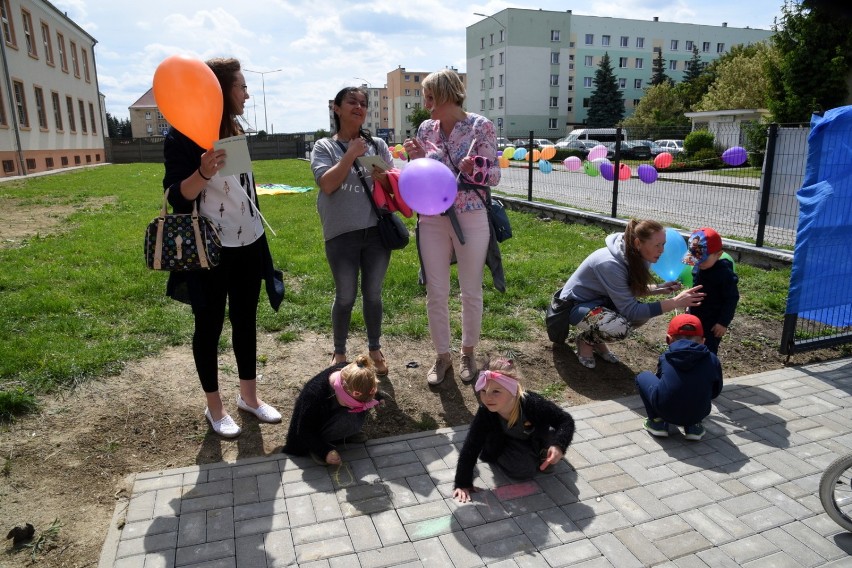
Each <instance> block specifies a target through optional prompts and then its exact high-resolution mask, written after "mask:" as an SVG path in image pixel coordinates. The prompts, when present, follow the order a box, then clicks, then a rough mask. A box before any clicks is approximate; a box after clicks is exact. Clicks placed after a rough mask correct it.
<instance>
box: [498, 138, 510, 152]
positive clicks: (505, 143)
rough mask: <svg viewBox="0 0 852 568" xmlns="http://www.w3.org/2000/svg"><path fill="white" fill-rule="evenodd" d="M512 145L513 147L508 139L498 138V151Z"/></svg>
mask: <svg viewBox="0 0 852 568" xmlns="http://www.w3.org/2000/svg"><path fill="white" fill-rule="evenodd" d="M511 145H512V143H511V142H509V139H508V138H503V137H500V138H497V149H498V150H502V149H503V148H505V147H506V146H511Z"/></svg>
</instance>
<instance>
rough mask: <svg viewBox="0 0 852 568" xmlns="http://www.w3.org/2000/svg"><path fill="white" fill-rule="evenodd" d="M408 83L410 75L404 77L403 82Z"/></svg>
mask: <svg viewBox="0 0 852 568" xmlns="http://www.w3.org/2000/svg"><path fill="white" fill-rule="evenodd" d="M408 81H411V75H406V76H405V82H406V83H407V82H408Z"/></svg>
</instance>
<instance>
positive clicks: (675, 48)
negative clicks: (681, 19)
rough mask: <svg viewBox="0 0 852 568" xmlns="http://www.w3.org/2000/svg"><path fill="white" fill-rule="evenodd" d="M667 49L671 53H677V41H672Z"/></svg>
mask: <svg viewBox="0 0 852 568" xmlns="http://www.w3.org/2000/svg"><path fill="white" fill-rule="evenodd" d="M669 49H670V50H671V51H677V40H676V39H673V40H672V41H671V43H670V44H669Z"/></svg>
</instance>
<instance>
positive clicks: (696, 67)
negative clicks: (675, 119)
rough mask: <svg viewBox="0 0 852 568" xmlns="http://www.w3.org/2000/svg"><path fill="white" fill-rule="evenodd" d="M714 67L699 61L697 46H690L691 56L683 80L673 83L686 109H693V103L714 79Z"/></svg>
mask: <svg viewBox="0 0 852 568" xmlns="http://www.w3.org/2000/svg"><path fill="white" fill-rule="evenodd" d="M713 69H715V68H714V67H712V64H711V65H706V64H705V63H703V62H702V61H701V56H700V55H699V53H698V48H697V47H693V48H692V58H691V59H690V60H689V61H688V62H687V65H686V71H684V73H683V81H681V82H680V83H678V84H677V85H675V88H676V90H677V94H678V96H679V97H680V98H681V101H683V107H684V108H685V109H686V110H695V105H696V104H697V103H698V101H700V100H701V97H703V96H704V95H705V94H706V93H707V91H708V90H709V89H710V85H711V84H712V83H713V80H714V79H715V73H714V72H713Z"/></svg>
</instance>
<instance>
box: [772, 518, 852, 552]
mask: <svg viewBox="0 0 852 568" xmlns="http://www.w3.org/2000/svg"><path fill="white" fill-rule="evenodd" d="M829 522H831V521H829ZM838 528H839V527H838ZM782 529H783V530H784V532H786V533H787V534H789V535H791V536H792V537H793V538H795V539H796V540H798V541H799V542H801V543H802V544H804V545H805V546H807V547H808V548H810V549H811V550H813V551H814V552H816V553H817V554H819V555H820V556H822V557H823V558H825V559H827V560H834V559H836V558H842V557H844V556H847V555H848V553H847V552H845V551H844V550H843V549H841V548H840V547H839V546H837V544H836V543H834V542H830V541H829V540H827V539H826V538H825V537H823V536H822V535H820V534H819V533H818V532H816V531H814V530H813V529H812V528H811V527H809V526H808V525H806V524H804V523H803V522H801V521H796V522H794V523H790V524H789V525H785V526H783V527H782Z"/></svg>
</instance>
